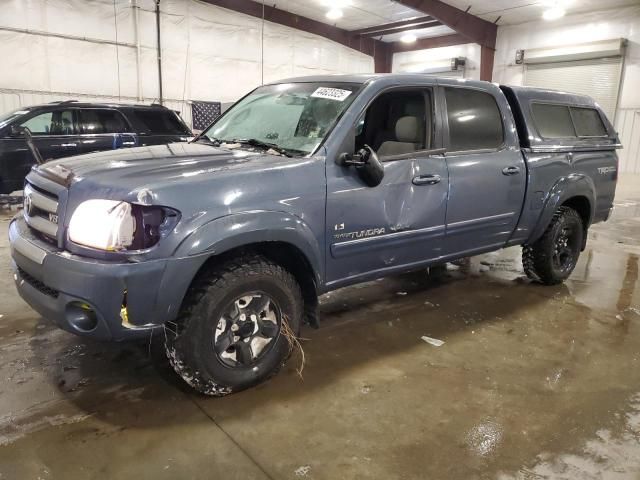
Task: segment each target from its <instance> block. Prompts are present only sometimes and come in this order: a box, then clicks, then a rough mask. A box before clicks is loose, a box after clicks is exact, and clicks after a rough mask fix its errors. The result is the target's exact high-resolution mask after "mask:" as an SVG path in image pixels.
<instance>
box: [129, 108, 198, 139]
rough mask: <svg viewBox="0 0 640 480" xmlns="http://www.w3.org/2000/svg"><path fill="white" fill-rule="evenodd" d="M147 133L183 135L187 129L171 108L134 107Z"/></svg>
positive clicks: (187, 132)
mask: <svg viewBox="0 0 640 480" xmlns="http://www.w3.org/2000/svg"><path fill="white" fill-rule="evenodd" d="M133 112H134V114H135V116H136V117H138V120H140V122H141V123H142V125H143V126H144V127H145V128H146V130H147V132H148V133H151V134H162V135H185V134H189V131H188V130H187V128H186V127H185V126H184V124H183V123H182V122H181V121H180V119H179V118H178V116H177V115H176V114H175V113H174V112H172V111H171V110H160V109H157V110H152V109H148V110H146V109H144V110H143V109H136V110H134V111H133Z"/></svg>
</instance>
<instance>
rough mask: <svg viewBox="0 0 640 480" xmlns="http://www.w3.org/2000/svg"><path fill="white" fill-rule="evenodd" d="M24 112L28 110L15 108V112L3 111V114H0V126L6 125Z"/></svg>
mask: <svg viewBox="0 0 640 480" xmlns="http://www.w3.org/2000/svg"><path fill="white" fill-rule="evenodd" d="M25 113H29V110H16V111H15V112H9V113H5V114H4V115H0V128H2V127H4V126H5V125H7V124H8V123H9V122H11V121H12V120H13V119H15V118H18V117H20V116H22V115H24V114H25Z"/></svg>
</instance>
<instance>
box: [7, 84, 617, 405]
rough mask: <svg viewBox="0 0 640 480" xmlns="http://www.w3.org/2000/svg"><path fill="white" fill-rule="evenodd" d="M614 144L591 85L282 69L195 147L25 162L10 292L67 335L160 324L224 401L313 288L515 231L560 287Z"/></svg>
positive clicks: (436, 259)
mask: <svg viewBox="0 0 640 480" xmlns="http://www.w3.org/2000/svg"><path fill="white" fill-rule="evenodd" d="M619 147H620V144H619V140H618V137H617V134H616V132H615V131H614V129H613V127H612V125H611V123H610V122H609V120H607V118H606V116H605V115H604V114H603V112H602V110H601V109H600V107H599V106H598V105H597V104H596V103H595V102H594V101H593V100H592V99H591V98H589V97H586V96H581V95H572V94H569V93H562V92H554V91H546V90H539V89H532V88H523V87H507V86H498V85H496V84H492V83H487V82H479V81H461V80H448V79H437V78H432V77H427V76H424V75H414V74H407V75H395V74H390V75H353V76H352V75H345V76H318V77H306V78H295V79H289V80H283V81H280V82H277V83H273V84H269V85H264V86H261V87H259V88H257V89H255V90H254V91H252V92H251V93H249V94H248V95H247V96H245V97H244V98H242V99H241V100H240V101H238V102H237V103H236V104H235V105H234V106H233V107H232V108H231V109H230V110H228V111H227V112H226V113H225V114H224V115H222V116H221V117H220V118H219V119H217V120H216V121H215V122H214V123H213V124H212V125H211V126H210V127H209V128H208V129H207V130H206V131H205V132H204V133H203V134H202V135H200V136H199V137H198V138H196V139H195V140H194V141H192V142H190V143H176V144H170V145H163V146H152V147H140V148H132V149H127V150H116V151H108V152H101V153H93V154H88V155H82V156H77V157H70V158H66V159H62V160H56V161H51V162H48V163H45V164H42V165H39V166H37V167H34V168H33V169H32V171H31V172H30V173H29V175H28V177H27V179H26V184H25V187H24V193H25V198H24V211H23V213H22V214H20V215H19V216H17V217H16V218H15V219H14V220H13V221H12V222H11V224H10V227H9V237H10V242H11V254H12V258H13V268H14V272H15V281H16V285H17V288H18V291H19V293H20V295H21V296H22V298H24V299H25V300H26V301H27V303H29V305H31V306H32V307H33V308H34V309H35V310H36V311H37V312H39V313H40V314H41V315H42V316H43V317H45V318H48V319H50V320H52V321H54V322H55V323H56V324H57V325H59V326H60V327H61V328H63V329H65V330H68V331H70V332H72V333H76V334H79V335H87V336H91V337H95V338H100V339H109V340H123V339H127V338H134V337H140V336H148V335H150V334H151V333H152V332H153V331H154V330H158V329H164V334H163V337H165V338H166V351H167V356H168V357H169V361H170V363H171V364H172V365H173V367H174V369H175V370H176V372H177V373H178V374H179V375H180V376H181V377H182V378H183V379H184V380H185V381H186V382H187V383H188V384H189V385H191V386H192V387H193V388H195V389H196V390H198V391H200V392H202V393H205V394H209V395H225V394H228V393H231V392H235V391H239V390H242V389H245V388H248V387H250V386H253V385H255V384H257V383H259V382H261V381H264V380H265V379H267V378H268V377H270V376H271V375H273V374H274V373H275V372H277V371H278V369H279V368H280V367H281V366H282V364H283V363H284V362H285V360H286V359H287V357H288V356H289V353H290V351H291V348H292V344H293V343H294V342H295V336H296V335H298V333H299V330H300V326H301V324H302V323H304V322H305V321H306V322H309V323H312V324H316V323H317V318H316V315H315V313H316V306H317V296H318V295H320V294H322V293H325V292H328V291H330V290H333V289H336V288H339V287H343V286H346V285H351V284H355V283H358V282H364V281H367V280H371V279H375V278H379V277H381V276H384V275H387V274H392V273H398V272H405V271H411V270H417V269H423V268H426V267H428V266H430V265H434V264H442V263H443V262H447V261H452V260H455V259H459V258H462V257H468V256H470V255H476V254H480V253H483V252H488V251H492V250H497V249H501V248H505V247H510V246H514V245H521V246H522V248H523V255H522V258H523V264H524V271H525V272H526V274H527V275H528V276H529V277H530V278H532V279H533V280H535V281H538V282H541V283H544V284H555V283H558V282H562V281H563V280H564V279H566V278H567V277H568V276H569V275H570V274H571V272H572V270H573V269H574V267H575V265H576V262H577V260H578V256H579V255H580V252H581V251H582V250H584V248H585V244H586V240H587V230H588V228H589V226H590V225H591V224H593V223H595V222H601V221H605V220H607V218H608V217H609V215H610V213H611V210H612V206H613V199H614V194H615V188H616V180H617V167H618V159H617V154H616V149H617V148H619Z"/></svg>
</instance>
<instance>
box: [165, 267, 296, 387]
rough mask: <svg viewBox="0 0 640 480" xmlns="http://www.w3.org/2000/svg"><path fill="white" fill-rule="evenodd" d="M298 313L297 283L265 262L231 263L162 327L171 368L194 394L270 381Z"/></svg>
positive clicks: (204, 280)
mask: <svg viewBox="0 0 640 480" xmlns="http://www.w3.org/2000/svg"><path fill="white" fill-rule="evenodd" d="M302 312H303V300H302V293H301V291H300V287H299V286H298V283H297V282H296V280H295V278H294V277H293V276H292V275H291V274H290V273H289V272H288V271H286V270H285V269H283V268H282V267H280V266H279V265H277V264H275V263H273V262H271V261H270V260H268V259H266V258H264V257H262V256H248V257H240V258H236V259H233V260H230V261H228V262H226V263H224V264H222V265H220V266H218V267H216V268H214V269H213V270H211V271H210V272H208V273H207V274H205V275H201V276H200V278H199V279H198V280H196V282H194V285H193V286H192V287H191V289H190V290H189V292H188V294H187V298H186V299H185V301H184V304H183V306H182V309H181V312H180V314H179V316H178V319H177V320H176V322H175V324H169V325H167V326H166V343H165V348H166V352H167V357H168V358H169V362H170V363H171V365H172V366H173V368H174V370H175V371H176V373H177V374H178V375H180V376H181V377H182V379H183V380H184V381H186V382H187V383H188V384H189V385H190V386H191V387H192V388H194V389H195V390H197V391H199V392H200V393H204V394H206V395H214V396H223V395H228V394H230V393H232V392H236V391H239V390H244V389H246V388H249V387H252V386H254V385H257V384H258V383H260V382H263V381H265V380H266V379H268V378H269V377H271V376H273V375H275V374H276V373H277V372H278V370H279V369H280V368H281V367H282V365H283V364H284V362H285V361H286V360H287V358H288V357H289V354H290V353H291V347H292V337H295V336H297V335H298V333H299V330H300V322H301V319H302Z"/></svg>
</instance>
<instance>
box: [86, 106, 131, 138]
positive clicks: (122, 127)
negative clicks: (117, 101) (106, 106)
mask: <svg viewBox="0 0 640 480" xmlns="http://www.w3.org/2000/svg"><path fill="white" fill-rule="evenodd" d="M80 126H81V131H82V133H122V132H127V131H129V129H128V127H127V123H126V122H125V120H124V118H123V117H122V114H121V113H120V112H117V111H115V110H100V109H94V108H90V109H86V110H81V111H80Z"/></svg>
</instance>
